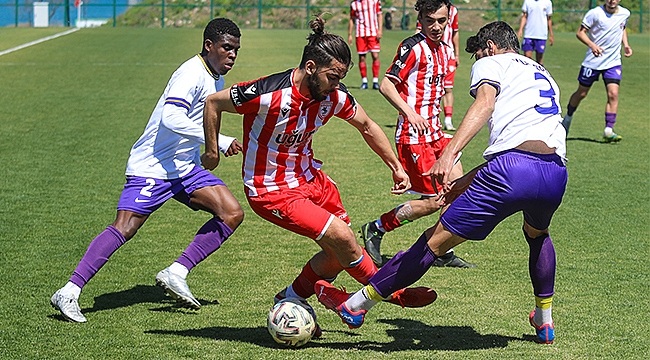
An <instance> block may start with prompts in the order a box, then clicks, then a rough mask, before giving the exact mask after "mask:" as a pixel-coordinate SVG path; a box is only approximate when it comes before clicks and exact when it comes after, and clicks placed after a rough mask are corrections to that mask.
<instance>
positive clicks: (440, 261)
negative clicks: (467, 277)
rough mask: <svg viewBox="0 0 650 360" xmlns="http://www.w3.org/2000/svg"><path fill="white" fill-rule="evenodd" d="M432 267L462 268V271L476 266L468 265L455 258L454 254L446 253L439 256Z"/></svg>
mask: <svg viewBox="0 0 650 360" xmlns="http://www.w3.org/2000/svg"><path fill="white" fill-rule="evenodd" d="M433 266H436V267H456V268H462V269H467V268H475V267H476V265H475V264H472V263H469V262H467V261H465V260H463V259H462V258H460V257H458V256H456V254H454V253H453V252H452V253H448V254H445V255H442V256H439V257H438V258H437V259H436V260H435V261H434V262H433Z"/></svg>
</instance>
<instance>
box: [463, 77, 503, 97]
mask: <svg viewBox="0 0 650 360" xmlns="http://www.w3.org/2000/svg"><path fill="white" fill-rule="evenodd" d="M483 85H490V86H492V87H493V88H495V89H496V90H497V96H499V93H500V92H501V83H499V82H498V81H494V80H489V79H481V80H479V81H478V82H477V83H476V84H475V85H472V86H471V87H470V88H469V94H470V95H471V96H472V97H473V98H476V91H477V90H478V88H480V87H481V86H483Z"/></svg>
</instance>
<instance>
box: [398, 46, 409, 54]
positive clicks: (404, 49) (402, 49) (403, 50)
mask: <svg viewBox="0 0 650 360" xmlns="http://www.w3.org/2000/svg"><path fill="white" fill-rule="evenodd" d="M408 51H409V48H408V47H406V46H402V47H401V48H399V56H404V54H406V53H407V52H408Z"/></svg>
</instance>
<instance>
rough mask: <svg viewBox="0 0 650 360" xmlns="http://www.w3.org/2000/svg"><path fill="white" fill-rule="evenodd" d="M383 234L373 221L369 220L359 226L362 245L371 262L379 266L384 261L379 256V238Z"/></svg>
mask: <svg viewBox="0 0 650 360" xmlns="http://www.w3.org/2000/svg"><path fill="white" fill-rule="evenodd" d="M383 236H384V232H382V231H381V230H379V229H377V225H375V222H374V221H371V222H369V223H367V224H364V225H363V226H361V238H362V239H363V246H364V247H365V248H366V252H367V253H368V255H370V258H371V259H372V262H374V263H375V265H377V266H381V265H382V263H383V262H384V259H382V258H381V251H380V249H379V247H380V246H381V238H382V237H383Z"/></svg>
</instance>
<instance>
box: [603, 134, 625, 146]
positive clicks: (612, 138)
mask: <svg viewBox="0 0 650 360" xmlns="http://www.w3.org/2000/svg"><path fill="white" fill-rule="evenodd" d="M621 140H623V137H622V136H621V135H618V134H616V133H614V132H613V133H612V135H610V136H607V135H603V141H604V142H606V143H613V142H619V141H621Z"/></svg>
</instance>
